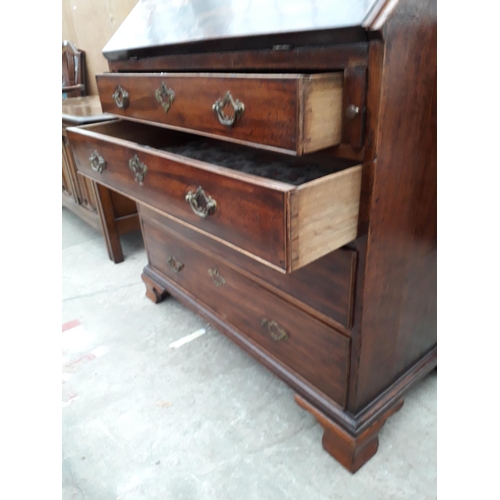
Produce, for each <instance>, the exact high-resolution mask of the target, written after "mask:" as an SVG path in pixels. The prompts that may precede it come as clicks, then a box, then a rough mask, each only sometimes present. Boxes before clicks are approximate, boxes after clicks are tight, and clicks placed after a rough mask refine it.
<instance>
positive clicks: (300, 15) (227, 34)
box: [103, 0, 390, 60]
mask: <svg viewBox="0 0 500 500" xmlns="http://www.w3.org/2000/svg"><path fill="white" fill-rule="evenodd" d="M387 3H390V2H387V1H384V0H271V1H270V0H163V1H162V0H139V3H138V4H137V5H136V6H135V7H134V9H133V10H132V12H131V13H130V14H129V16H128V17H127V18H126V19H125V21H124V22H123V24H122V25H121V26H120V28H119V29H118V30H117V31H116V33H115V34H114V35H113V37H112V38H111V40H110V41H109V42H108V44H107V45H106V46H105V47H104V49H103V53H104V55H105V56H106V57H107V58H108V59H109V60H118V59H126V58H129V57H150V56H155V55H162V54H173V53H189V52H191V51H196V52H200V51H202V52H203V51H210V50H224V49H225V50H237V49H242V48H271V47H273V46H274V45H280V44H296V45H306V44H321V43H334V42H337V41H344V42H357V41H362V40H365V39H366V32H365V29H364V28H365V27H366V26H367V25H368V24H369V23H370V22H371V21H372V20H373V19H374V18H375V17H377V15H378V14H379V12H380V11H381V10H382V9H383V7H384V6H385V5H386V4H387Z"/></svg>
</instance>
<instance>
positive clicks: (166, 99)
mask: <svg viewBox="0 0 500 500" xmlns="http://www.w3.org/2000/svg"><path fill="white" fill-rule="evenodd" d="M155 95H156V100H157V101H158V102H159V103H160V104H161V107H162V108H163V111H165V113H168V110H169V109H170V106H172V103H173V102H174V99H175V92H174V91H173V90H172V89H169V88H168V87H167V86H166V85H165V82H161V85H160V88H159V89H156V92H155Z"/></svg>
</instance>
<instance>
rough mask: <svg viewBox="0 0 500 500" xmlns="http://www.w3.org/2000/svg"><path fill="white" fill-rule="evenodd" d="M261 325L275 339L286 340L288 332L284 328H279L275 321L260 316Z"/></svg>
mask: <svg viewBox="0 0 500 500" xmlns="http://www.w3.org/2000/svg"><path fill="white" fill-rule="evenodd" d="M261 324H262V327H263V328H267V331H268V333H269V335H271V338H272V339H273V340H275V341H280V340H287V339H288V333H287V331H286V330H285V329H283V328H281V326H279V325H278V323H277V322H276V321H274V320H273V321H269V320H267V319H266V318H262V323H261Z"/></svg>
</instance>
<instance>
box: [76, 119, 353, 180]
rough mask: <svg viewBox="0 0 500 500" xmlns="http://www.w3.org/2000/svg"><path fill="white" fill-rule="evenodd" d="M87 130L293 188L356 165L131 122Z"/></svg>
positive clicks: (348, 161)
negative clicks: (296, 155)
mask: <svg viewBox="0 0 500 500" xmlns="http://www.w3.org/2000/svg"><path fill="white" fill-rule="evenodd" d="M85 129H87V130H92V131H94V132H97V133H99V134H103V135H106V136H109V137H112V138H115V139H118V140H125V141H129V142H133V143H135V144H137V145H139V146H142V147H146V148H153V149H156V150H158V151H163V152H165V153H170V154H174V155H178V156H180V157H182V158H190V159H194V160H198V161H202V162H204V163H207V164H209V165H213V166H217V167H222V168H224V169H229V170H232V171H235V172H238V173H240V174H243V175H250V176H257V177H263V178H266V179H269V180H272V181H277V182H280V183H284V184H288V185H290V186H301V185H303V184H306V183H308V182H311V181H314V180H316V179H320V178H322V177H326V176H328V175H330V174H332V173H335V172H340V171H342V170H344V169H346V168H349V167H351V166H354V165H356V164H357V162H356V161H353V160H348V159H343V158H337V157H334V156H331V155H328V154H327V153H325V152H321V153H314V154H310V155H305V156H301V157H294V156H289V155H286V154H281V153H275V152H273V151H265V150H261V149H255V148H252V147H248V146H243V145H240V144H235V143H230V142H224V141H220V140H217V139H211V138H206V137H202V136H197V135H194V134H189V133H185V132H177V131H174V130H168V129H163V128H159V127H155V126H150V125H145V124H142V123H134V122H130V121H115V122H107V123H103V124H98V125H91V126H88V127H85Z"/></svg>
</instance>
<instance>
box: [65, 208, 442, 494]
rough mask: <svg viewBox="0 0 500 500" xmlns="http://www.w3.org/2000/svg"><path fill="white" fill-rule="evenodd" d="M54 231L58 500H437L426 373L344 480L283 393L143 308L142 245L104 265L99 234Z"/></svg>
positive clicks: (212, 342)
mask: <svg viewBox="0 0 500 500" xmlns="http://www.w3.org/2000/svg"><path fill="white" fill-rule="evenodd" d="M62 221H63V240H62V241H63V252H62V255H63V293H62V295H63V309H62V310H63V318H62V321H63V324H65V323H68V322H70V321H75V320H77V322H79V323H80V324H79V325H77V322H76V323H73V325H74V326H73V328H69V329H67V330H66V331H65V332H63V333H62V342H63V362H62V365H63V386H62V387H63V408H62V412H63V429H62V431H63V462H62V475H63V497H62V498H63V499H64V500H70V499H87V500H118V499H119V500H143V499H144V500H146V499H147V500H153V499H154V500H156V499H169V500H178V499H179V500H181V499H186V500H198V499H199V500H226V499H227V500H229V499H230V500H275V499H277V500H278V499H279V500H283V499H293V500H302V499H308V500H309V499H310V500H322V499H363V500H365V499H366V500H378V499H380V500H391V499H394V500H404V499H412V500H413V499H415V500H423V499H434V498H436V420H437V419H436V392H437V391H436V378H437V376H436V372H435V371H434V372H432V373H431V374H430V375H428V376H427V377H426V378H425V379H424V380H423V381H421V382H420V383H419V384H417V385H416V386H415V387H414V388H413V389H412V390H410V392H409V393H408V394H407V396H406V399H405V405H404V406H403V408H402V409H401V411H399V412H398V413H397V414H395V415H394V416H393V417H391V418H390V419H389V420H388V422H387V423H386V425H385V426H384V428H383V429H382V431H381V432H380V447H379V451H378V453H377V454H376V455H375V457H374V458H373V459H372V460H371V461H369V462H368V463H367V464H366V465H365V466H364V467H363V468H362V469H361V470H360V471H358V472H357V473H356V474H355V475H351V474H350V473H349V472H347V471H346V470H345V469H344V468H343V467H342V466H340V465H339V464H338V463H337V462H336V461H335V460H334V459H333V458H331V457H330V456H329V455H328V454H327V453H326V452H325V451H323V449H322V447H321V436H322V432H321V428H320V426H319V425H318V424H317V423H316V421H315V419H314V418H313V417H312V416H311V415H309V414H308V413H307V412H305V411H304V410H302V409H301V408H299V407H298V406H297V405H296V404H295V403H294V400H293V391H292V390H291V389H289V388H288V387H287V386H286V385H285V384H284V383H283V382H281V381H280V380H279V379H278V378H277V377H275V376H274V375H273V374H271V373H270V372H269V371H267V370H266V369H265V368H264V367H262V366H260V365H259V364H258V363H257V362H256V361H254V360H253V359H252V358H251V357H250V356H249V355H247V354H246V353H245V352H243V351H242V350H241V349H239V348H238V347H237V346H236V345H234V344H233V343H232V342H231V341H230V340H228V339H227V338H226V337H224V336H223V335H222V334H220V333H219V332H217V331H216V330H215V329H214V328H212V327H210V326H209V325H208V324H207V323H206V322H205V321H204V320H203V319H201V318H199V317H197V316H196V315H195V314H193V313H191V312H190V311H188V310H187V309H185V308H184V307H183V306H181V305H180V304H179V303H178V302H177V301H176V300H175V299H172V298H169V299H167V300H166V301H165V302H163V303H161V304H158V305H155V304H153V303H152V302H151V301H150V300H148V299H146V297H145V296H144V292H145V288H144V285H143V283H142V281H141V279H140V274H141V271H142V268H143V267H144V265H145V264H146V253H145V250H144V248H143V244H142V239H141V235H140V233H139V234H138V233H135V234H130V235H127V236H125V237H124V238H123V239H122V242H123V248H124V254H125V261H124V262H123V263H121V264H118V265H115V264H113V263H112V262H111V261H110V260H109V259H108V256H107V253H106V248H105V245H104V241H103V239H102V236H101V235H100V233H98V232H97V231H95V230H94V229H93V228H91V227H90V226H88V225H87V224H85V223H84V222H82V221H80V219H78V218H77V217H76V216H74V215H73V214H72V213H71V212H69V211H68V210H66V209H63V217H62ZM70 326H71V325H70ZM200 328H205V329H206V331H207V333H206V334H205V335H202V336H201V337H199V338H197V339H196V340H193V341H192V342H190V343H187V344H185V345H183V346H182V347H179V348H178V349H171V348H169V344H170V343H171V342H173V341H175V340H177V339H180V338H182V337H184V336H186V335H188V334H190V333H192V332H195V331H196V330H199V329H200Z"/></svg>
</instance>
